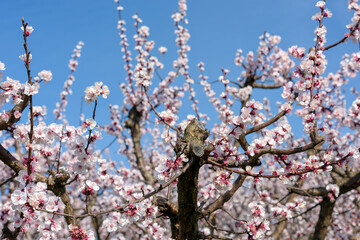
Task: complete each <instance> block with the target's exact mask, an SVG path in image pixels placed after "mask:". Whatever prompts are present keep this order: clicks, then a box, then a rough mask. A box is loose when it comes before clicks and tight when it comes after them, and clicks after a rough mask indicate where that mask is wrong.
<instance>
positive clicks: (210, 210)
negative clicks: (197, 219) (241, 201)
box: [202, 175, 246, 216]
mask: <svg viewBox="0 0 360 240" xmlns="http://www.w3.org/2000/svg"><path fill="white" fill-rule="evenodd" d="M245 178H246V176H245V175H239V176H238V177H237V179H236V180H235V182H234V184H233V186H232V188H231V189H230V190H228V191H226V192H225V193H224V194H223V195H221V196H220V197H219V198H218V199H216V200H215V202H213V203H211V204H210V205H208V206H206V207H205V208H204V209H203V210H202V215H204V216H207V215H209V214H211V213H213V212H215V211H216V210H218V209H221V208H222V207H223V206H224V204H225V203H226V202H228V201H229V200H230V199H231V198H232V196H233V195H234V194H235V192H236V191H237V190H238V189H239V188H240V187H241V186H242V184H243V183H244V181H245Z"/></svg>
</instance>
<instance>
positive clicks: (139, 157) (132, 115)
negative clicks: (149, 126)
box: [125, 106, 156, 186]
mask: <svg viewBox="0 0 360 240" xmlns="http://www.w3.org/2000/svg"><path fill="white" fill-rule="evenodd" d="M140 120H141V113H139V112H138V111H137V110H136V106H134V107H132V108H131V110H130V112H129V119H127V120H126V121H125V126H126V127H127V128H129V129H130V132H131V139H132V142H133V144H134V154H135V158H136V164H137V167H138V168H139V171H140V173H141V175H142V176H143V178H144V180H145V182H146V184H149V185H152V186H154V185H155V181H156V180H155V178H154V176H152V175H151V174H150V172H149V171H148V170H147V169H146V166H145V163H144V157H143V153H142V148H141V143H140V139H141V133H140Z"/></svg>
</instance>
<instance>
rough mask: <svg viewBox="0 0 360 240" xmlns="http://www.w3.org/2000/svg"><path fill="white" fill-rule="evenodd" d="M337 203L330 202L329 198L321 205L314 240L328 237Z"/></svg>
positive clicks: (325, 198)
mask: <svg viewBox="0 0 360 240" xmlns="http://www.w3.org/2000/svg"><path fill="white" fill-rule="evenodd" d="M334 206H335V201H333V202H332V201H330V199H329V198H328V197H324V198H323V201H322V202H321V203H320V207H321V208H320V214H319V219H318V221H317V223H316V227H315V232H314V235H313V237H312V238H311V239H312V240H323V239H325V237H326V234H327V231H328V227H329V226H330V224H331V215H332V213H333V211H334Z"/></svg>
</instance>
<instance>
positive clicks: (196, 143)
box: [176, 119, 209, 240]
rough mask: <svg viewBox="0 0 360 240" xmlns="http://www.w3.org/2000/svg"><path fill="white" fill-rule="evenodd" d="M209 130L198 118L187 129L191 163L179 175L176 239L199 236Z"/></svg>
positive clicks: (185, 134)
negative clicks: (200, 196)
mask: <svg viewBox="0 0 360 240" xmlns="http://www.w3.org/2000/svg"><path fill="white" fill-rule="evenodd" d="M208 136H209V132H208V131H206V129H205V128H204V127H203V126H202V125H201V123H200V122H199V121H198V120H196V119H195V120H193V121H191V122H190V123H189V125H188V126H187V127H186V129H185V133H184V141H185V142H186V144H187V146H188V147H187V149H186V152H185V154H186V155H187V157H188V158H189V163H188V164H191V165H190V167H189V168H188V170H187V171H186V172H185V173H183V174H182V175H181V176H180V177H179V181H178V185H177V191H178V204H179V212H178V221H179V234H178V236H177V238H176V239H180V240H183V239H188V240H196V239H198V238H199V236H198V223H197V221H198V215H199V213H198V208H197V193H198V174H199V169H200V167H201V163H200V162H201V157H202V156H203V155H204V153H205V147H204V146H203V145H204V141H205V140H206V138H207V137H208Z"/></svg>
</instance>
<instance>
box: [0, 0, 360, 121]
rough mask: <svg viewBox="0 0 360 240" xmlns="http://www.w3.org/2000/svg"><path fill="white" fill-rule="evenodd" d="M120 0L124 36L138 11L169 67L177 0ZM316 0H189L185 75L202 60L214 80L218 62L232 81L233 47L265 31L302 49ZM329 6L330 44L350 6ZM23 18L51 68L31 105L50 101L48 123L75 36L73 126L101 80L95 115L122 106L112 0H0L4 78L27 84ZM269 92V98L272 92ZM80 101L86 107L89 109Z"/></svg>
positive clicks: (248, 44) (246, 46) (36, 67)
mask: <svg viewBox="0 0 360 240" xmlns="http://www.w3.org/2000/svg"><path fill="white" fill-rule="evenodd" d="M120 2H121V4H122V5H123V6H124V12H123V16H124V19H125V20H126V22H127V29H128V30H129V31H128V38H129V39H131V37H132V36H133V34H134V29H133V25H132V23H133V20H132V19H131V16H132V15H133V14H134V13H135V12H138V13H139V16H140V18H142V19H143V24H144V25H147V26H148V27H150V39H152V40H155V42H156V49H157V47H160V46H166V47H167V48H168V49H169V52H168V54H167V55H166V57H165V59H164V61H163V62H164V64H165V65H166V66H167V67H171V64H172V61H173V60H174V59H175V58H176V50H177V49H176V47H175V35H174V27H173V21H172V19H171V18H170V16H171V14H172V13H174V11H175V10H176V9H177V1H175V0H153V1H149V0H123V1H121V0H120ZM315 3H316V1H299V0H271V1H269V0H252V1H250V0H244V1H239V0H193V1H188V20H189V25H188V28H189V31H190V34H191V38H190V41H189V45H190V46H191V52H190V53H189V58H190V67H191V70H190V73H192V76H198V71H197V68H196V65H197V63H198V62H200V61H203V62H205V69H206V74H207V75H208V76H209V78H210V79H213V80H215V79H217V78H218V76H219V75H221V71H220V69H221V67H224V68H228V69H230V75H229V76H230V77H233V80H235V79H236V77H237V76H238V74H239V73H240V72H241V69H240V68H236V67H235V65H234V57H235V53H236V50H237V49H239V48H241V49H243V52H245V53H246V52H248V51H250V50H253V51H256V48H257V46H258V37H259V36H260V35H261V34H262V33H263V32H264V31H267V32H269V33H270V34H274V35H280V36H281V37H282V42H281V44H280V47H282V48H283V49H287V48H289V47H290V46H292V45H298V46H303V47H305V48H306V49H308V48H309V47H312V46H313V45H314V41H313V39H314V34H313V31H314V29H315V27H316V25H317V22H315V21H312V20H311V16H312V15H313V14H314V13H316V12H318V11H319V9H318V8H316V7H315V6H314V5H315ZM327 7H328V8H329V9H330V10H331V11H332V12H333V17H332V18H331V19H326V22H325V25H326V27H327V28H328V35H327V39H328V43H333V42H335V41H338V40H339V39H340V38H342V37H343V35H344V33H346V32H347V30H346V28H345V25H346V24H349V23H350V21H351V16H352V12H349V11H348V10H347V6H346V1H329V3H328V4H327ZM22 17H24V18H25V20H26V21H28V22H29V25H31V26H33V27H34V29H35V31H34V32H33V33H32V35H31V37H30V38H29V49H30V50H31V52H32V55H33V60H32V62H31V65H30V67H31V70H32V73H33V76H34V75H36V74H37V73H38V72H39V71H41V70H43V69H46V70H51V71H52V73H53V80H52V82H50V83H49V84H47V85H43V86H42V88H41V89H40V94H39V95H36V97H35V104H36V105H44V104H45V105H47V107H48V120H49V121H52V120H53V115H52V109H53V108H54V106H55V103H56V102H58V101H59V93H60V91H61V90H62V87H63V82H64V81H65V80H66V79H67V76H68V73H69V69H68V67H67V65H68V61H69V58H70V56H71V54H72V50H73V48H74V47H75V45H76V44H77V42H78V41H80V40H81V41H83V42H84V43H85V45H84V47H83V52H82V56H81V58H80V59H79V67H78V69H77V71H76V73H75V77H76V81H75V83H74V85H73V87H72V89H73V92H74V94H73V95H72V96H71V97H69V101H70V104H69V106H68V110H69V111H68V112H67V116H71V118H70V120H72V121H73V122H72V123H73V124H78V116H79V111H80V110H79V108H80V97H81V95H82V94H83V91H84V90H85V88H86V86H89V85H92V84H93V83H94V82H96V81H103V82H104V83H105V84H107V85H108V86H109V87H110V91H111V92H110V97H109V99H108V100H103V99H101V100H100V105H101V106H102V109H101V108H100V109H99V114H98V116H100V115H101V113H102V112H103V113H106V112H107V111H108V107H107V106H108V104H109V103H111V104H119V105H121V103H122V101H121V99H122V97H121V93H120V91H119V90H118V89H119V88H118V85H119V83H120V82H122V81H124V79H125V72H124V71H123V65H124V63H123V60H122V53H121V51H120V49H121V47H120V45H119V42H120V39H119V36H118V30H117V29H116V25H117V20H118V18H117V10H116V4H115V3H114V1H113V0H101V1H99V0H97V1H95V0H86V1H85V0H61V1H58V0H16V1H14V0H1V2H0V36H1V38H0V61H2V62H4V63H5V65H6V70H5V71H4V77H6V76H10V77H11V78H13V79H16V80H20V81H22V82H25V81H26V71H25V68H24V66H23V63H22V61H21V60H20V59H19V58H18V56H19V55H21V54H23V53H24V52H23V48H22V35H21V30H20V26H21V18H22ZM131 43H132V42H131ZM130 47H131V48H132V47H133V44H132V45H131V46H130ZM354 49H358V46H357V45H354V44H352V43H351V42H349V43H347V44H342V45H340V46H339V47H337V48H335V49H334V50H331V51H329V52H327V53H326V54H327V56H328V57H329V58H328V60H329V65H328V71H327V72H329V71H336V70H337V67H338V66H339V61H340V59H341V56H342V55H343V54H344V53H346V52H347V53H351V52H353V51H354ZM168 69H169V68H168ZM268 98H270V99H271V95H270V96H268ZM84 106H85V109H88V110H90V107H87V106H86V105H84ZM201 106H209V104H208V100H207V99H203V100H202V103H201V105H200V107H201ZM85 112H86V111H85ZM203 112H208V111H203ZM87 117H90V114H88V115H87ZM98 120H99V122H100V123H101V124H103V123H105V122H106V121H108V119H107V118H100V117H99V118H98Z"/></svg>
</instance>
